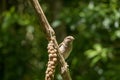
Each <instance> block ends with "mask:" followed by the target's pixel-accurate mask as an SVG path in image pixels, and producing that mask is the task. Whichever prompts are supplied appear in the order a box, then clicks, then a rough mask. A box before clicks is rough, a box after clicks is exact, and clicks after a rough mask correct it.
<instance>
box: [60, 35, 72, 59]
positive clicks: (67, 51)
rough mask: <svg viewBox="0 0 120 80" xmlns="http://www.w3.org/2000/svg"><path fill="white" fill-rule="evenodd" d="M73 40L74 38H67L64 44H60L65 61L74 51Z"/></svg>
mask: <svg viewBox="0 0 120 80" xmlns="http://www.w3.org/2000/svg"><path fill="white" fill-rule="evenodd" d="M73 40H74V37H73V36H67V37H65V38H64V40H63V42H62V43H60V44H59V50H60V53H61V54H62V56H63V57H64V59H67V58H68V56H69V55H70V52H71V51H72V46H73Z"/></svg>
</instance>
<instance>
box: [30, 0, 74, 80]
mask: <svg viewBox="0 0 120 80" xmlns="http://www.w3.org/2000/svg"><path fill="white" fill-rule="evenodd" d="M30 1H31V4H32V6H33V7H34V9H35V11H36V13H37V15H38V18H39V20H40V23H41V24H42V27H43V30H44V32H45V34H46V37H47V39H48V41H50V40H51V38H54V44H55V47H56V49H57V56H58V62H59V64H60V66H61V68H63V69H64V72H63V73H61V75H62V78H63V80H72V79H71V76H70V73H69V69H68V68H67V67H66V62H65V60H64V58H63V56H62V55H61V53H60V50H59V47H58V43H57V40H56V36H55V31H54V30H53V29H52V27H51V26H50V25H49V22H48V21H47V19H46V16H45V15H44V12H43V10H42V8H41V6H40V4H39V2H38V0H30Z"/></svg>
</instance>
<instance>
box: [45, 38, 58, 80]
mask: <svg viewBox="0 0 120 80" xmlns="http://www.w3.org/2000/svg"><path fill="white" fill-rule="evenodd" d="M47 49H48V53H49V60H48V64H47V70H46V76H45V80H52V79H53V78H54V72H55V66H56V62H57V54H56V53H57V50H56V49H55V47H54V43H53V40H51V41H50V42H49V44H48V47H47Z"/></svg>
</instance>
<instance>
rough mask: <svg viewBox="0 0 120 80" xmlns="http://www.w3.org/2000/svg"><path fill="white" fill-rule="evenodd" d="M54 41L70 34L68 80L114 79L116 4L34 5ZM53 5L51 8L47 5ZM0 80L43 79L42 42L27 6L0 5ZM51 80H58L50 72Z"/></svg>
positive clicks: (117, 64) (19, 1) (118, 29)
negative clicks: (42, 13)
mask: <svg viewBox="0 0 120 80" xmlns="http://www.w3.org/2000/svg"><path fill="white" fill-rule="evenodd" d="M40 3H41V5H42V8H43V10H44V12H45V14H46V16H47V18H48V20H49V22H50V24H51V25H52V27H53V28H54V29H55V31H56V34H57V37H58V38H57V39H58V42H60V41H61V40H62V39H63V38H62V37H61V36H62V35H63V36H64V37H65V36H66V35H73V36H74V37H75V41H74V44H73V51H72V52H71V55H70V57H69V59H67V62H68V64H69V68H70V72H71V76H72V78H73V80H93V79H94V80H119V79H120V76H119V75H120V45H119V44H120V7H119V4H120V1H119V0H69V1H68V0H56V1H54V2H53V1H52V0H45V1H44V0H40ZM53 4H54V5H53ZM0 5H1V6H0V10H1V11H0V80H44V76H45V70H46V63H47V60H48V55H47V48H46V47H47V44H48V42H47V40H46V37H45V35H44V33H43V31H42V29H41V28H40V27H41V26H40V25H39V21H38V18H37V15H36V14H35V12H34V9H33V8H32V6H31V4H30V2H29V1H24V0H16V1H13V0H9V1H7V0H1V1H0ZM55 80H61V77H60V75H59V74H58V73H56V77H55Z"/></svg>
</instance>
